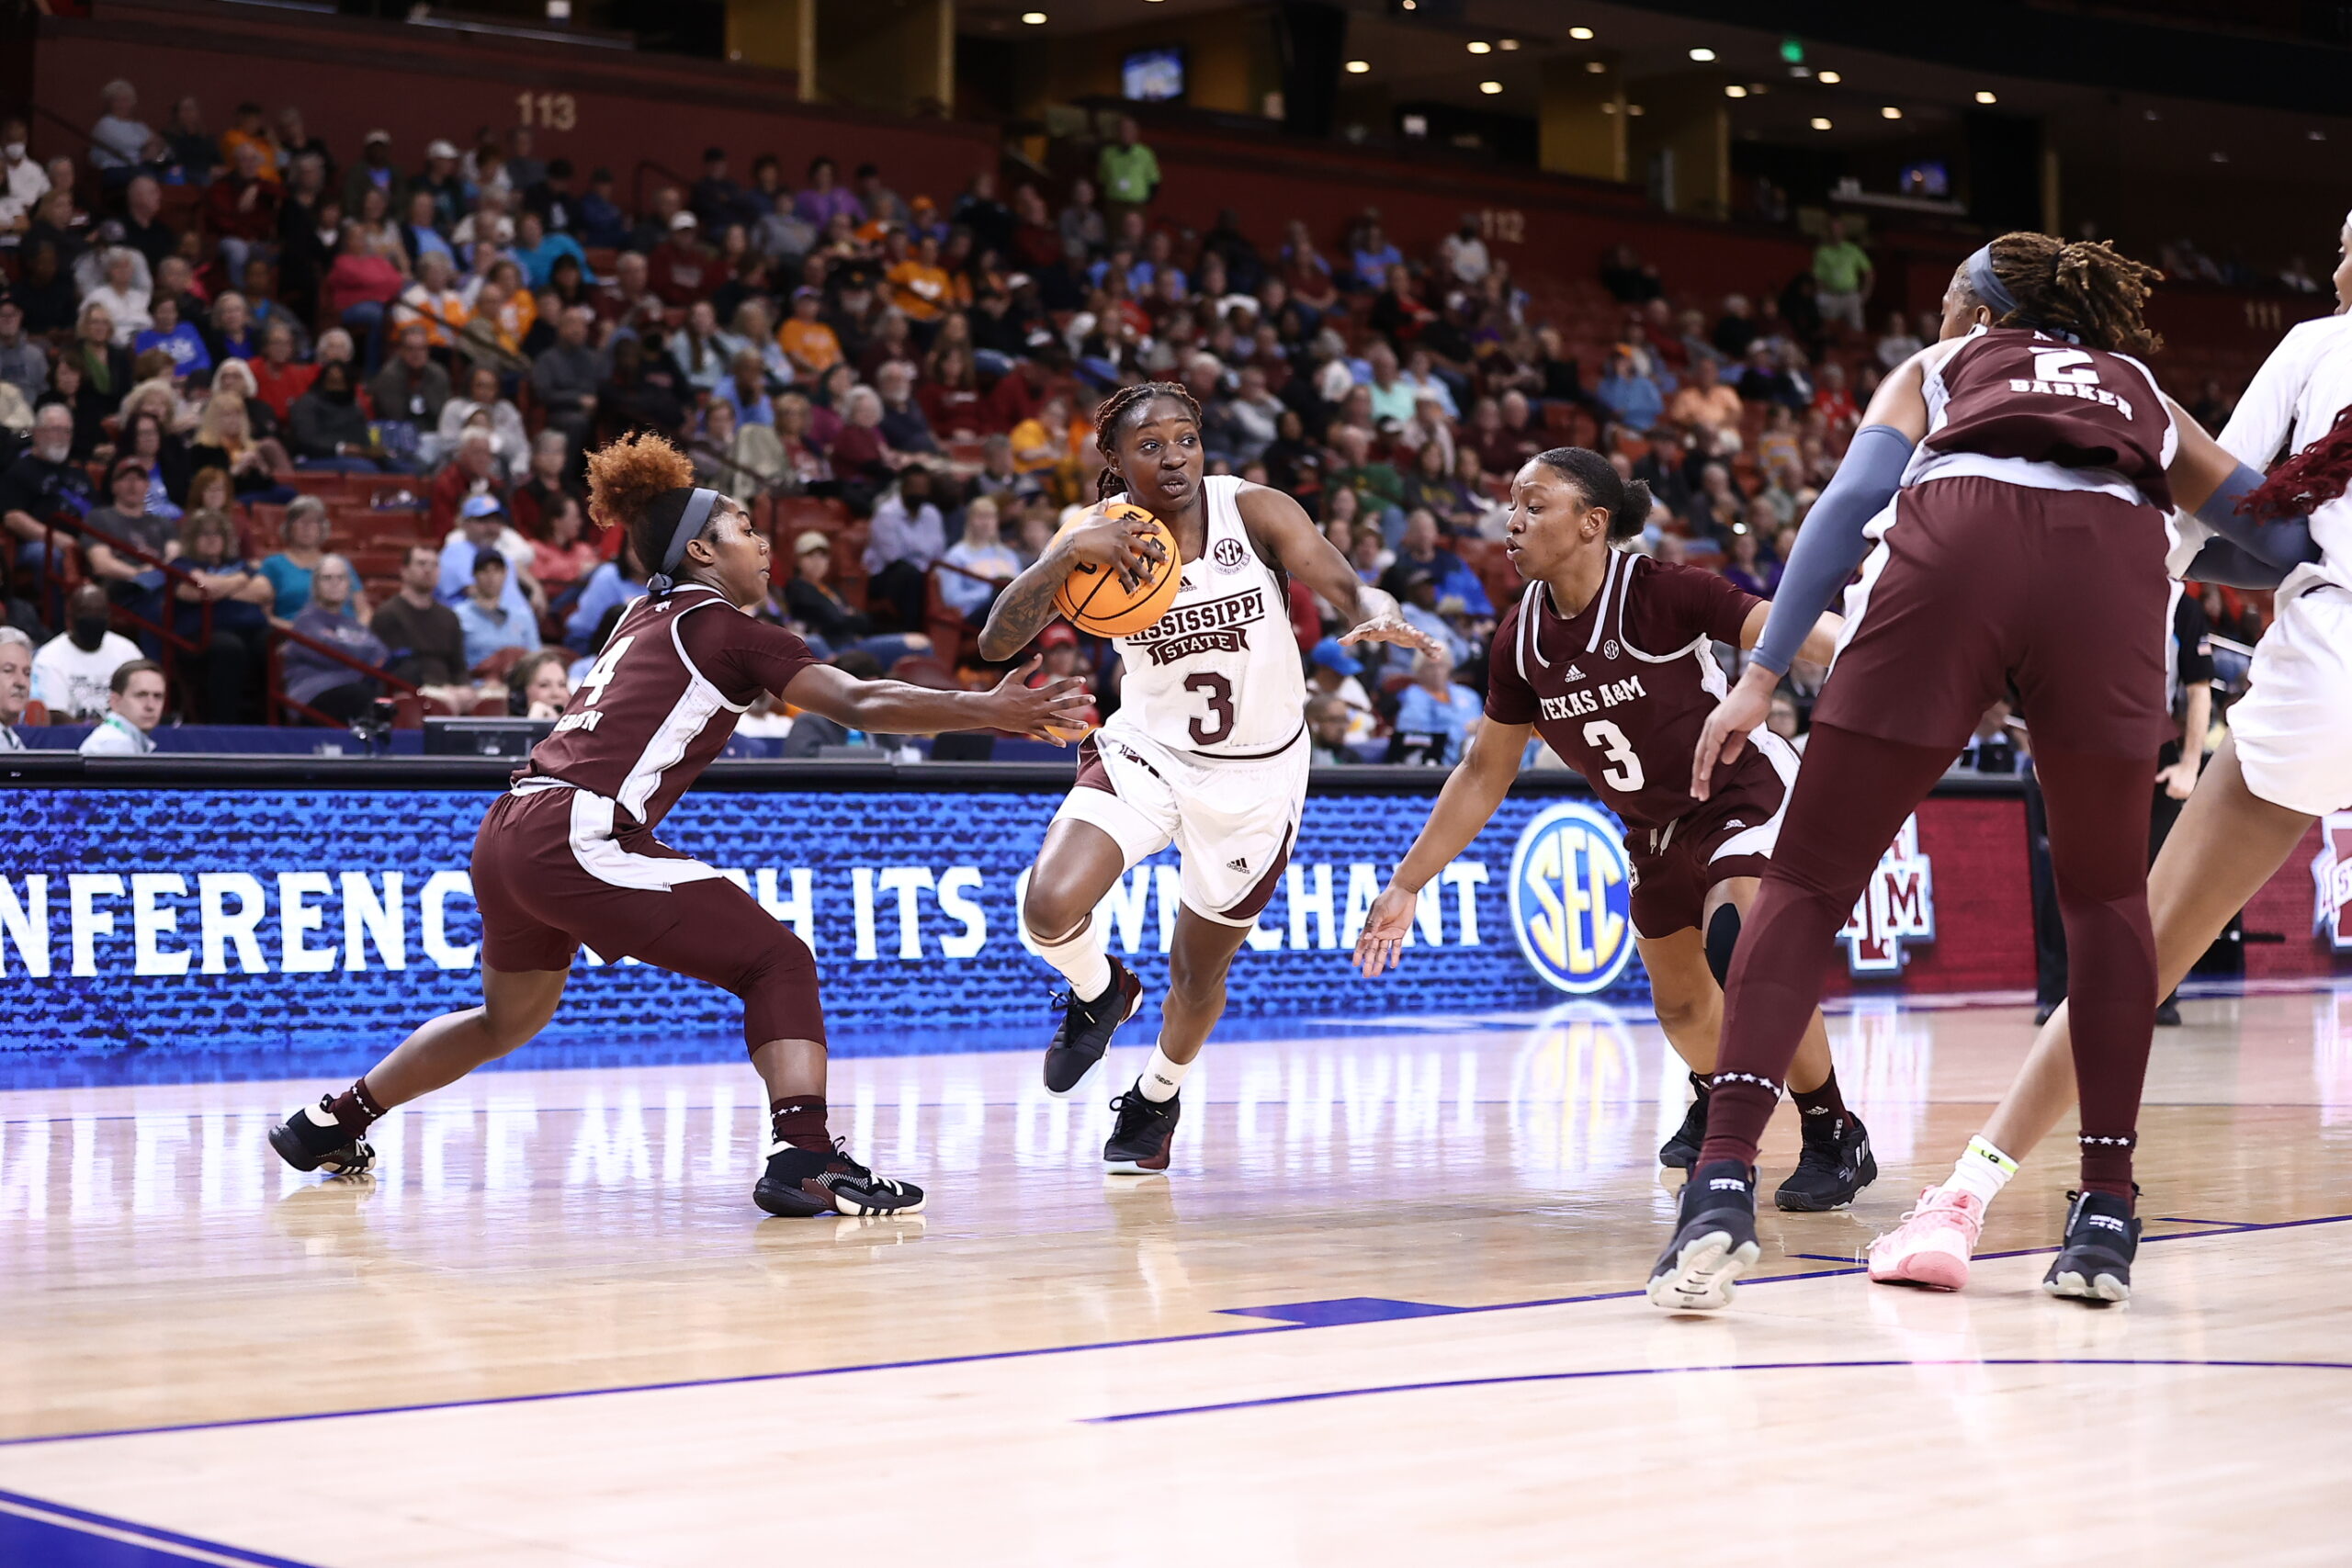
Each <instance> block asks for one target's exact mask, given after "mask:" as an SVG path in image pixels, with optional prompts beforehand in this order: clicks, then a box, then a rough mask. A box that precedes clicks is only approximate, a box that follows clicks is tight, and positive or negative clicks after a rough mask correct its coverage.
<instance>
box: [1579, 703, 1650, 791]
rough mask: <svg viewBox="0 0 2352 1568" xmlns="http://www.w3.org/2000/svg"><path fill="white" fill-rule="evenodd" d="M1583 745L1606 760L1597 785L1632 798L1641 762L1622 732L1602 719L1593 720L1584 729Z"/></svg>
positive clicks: (1639, 781) (1638, 778)
mask: <svg viewBox="0 0 2352 1568" xmlns="http://www.w3.org/2000/svg"><path fill="white" fill-rule="evenodd" d="M1584 743H1585V744H1586V745H1588V746H1590V747H1592V748H1594V749H1595V750H1598V751H1599V752H1600V754H1601V756H1602V757H1603V758H1604V759H1606V760H1607V761H1608V763H1609V766H1607V767H1605V768H1603V769H1601V770H1600V782H1601V783H1602V784H1607V785H1608V786H1609V787H1610V788H1611V789H1613V790H1615V791H1616V792H1617V793H1618V794H1620V795H1634V794H1636V793H1638V792H1639V791H1640V789H1641V787H1642V759H1641V757H1640V755H1639V754H1638V753H1636V752H1635V751H1634V743H1633V742H1632V741H1630V740H1628V739H1625V732H1624V731H1623V730H1622V729H1620V728H1617V727H1616V726H1615V725H1613V724H1611V723H1610V722H1609V721H1608V720H1607V719H1605V718H1596V719H1594V720H1593V721H1592V722H1591V723H1590V724H1588V725H1586V726H1585V727H1584Z"/></svg>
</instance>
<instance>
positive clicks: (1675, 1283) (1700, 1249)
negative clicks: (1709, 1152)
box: [1649, 1159, 1763, 1312]
mask: <svg viewBox="0 0 2352 1568" xmlns="http://www.w3.org/2000/svg"><path fill="white" fill-rule="evenodd" d="M1762 1255H1763V1249H1762V1248H1761V1247H1758V1246H1757V1245H1756V1172H1755V1171H1754V1170H1752V1169H1750V1168H1748V1167H1747V1166H1744V1165H1741V1164H1739V1163H1738V1162H1737V1161H1736V1160H1727V1159H1719V1160H1717V1161H1715V1162H1714V1163H1713V1164H1712V1165H1705V1166H1701V1167H1700V1168H1698V1169H1697V1170H1696V1171H1694V1172H1692V1174H1691V1179H1690V1181H1689V1182H1688V1183H1687V1184H1685V1185H1684V1187H1683V1189H1682V1197H1681V1200H1680V1201H1679V1203H1678V1204H1677V1205H1676V1212H1675V1228H1674V1239H1673V1240H1672V1241H1670V1242H1668V1243H1667V1244H1666V1250H1665V1251H1664V1252H1662V1253H1660V1254H1659V1255H1658V1259H1657V1267H1656V1268H1654V1269H1651V1270H1650V1287H1649V1296H1650V1304H1651V1305H1652V1306H1657V1307H1664V1308H1665V1309H1666V1310H1667V1311H1668V1312H1720V1311H1721V1310H1722V1309H1724V1307H1727V1306H1729V1305H1730V1304H1731V1293H1732V1281H1733V1280H1736V1279H1738V1278H1739V1276H1740V1275H1741V1274H1742V1273H1744V1272H1745V1271H1746V1270H1747V1269H1748V1268H1749V1267H1751V1266H1752V1265H1753V1264H1754V1263H1755V1262H1756V1260H1757V1258H1759V1257H1761V1256H1762Z"/></svg>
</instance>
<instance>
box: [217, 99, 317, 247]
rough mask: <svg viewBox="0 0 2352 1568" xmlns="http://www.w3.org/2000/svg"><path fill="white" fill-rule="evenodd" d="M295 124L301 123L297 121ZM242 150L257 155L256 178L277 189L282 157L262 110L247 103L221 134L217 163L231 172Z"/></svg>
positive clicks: (275, 136) (238, 109)
mask: <svg viewBox="0 0 2352 1568" xmlns="http://www.w3.org/2000/svg"><path fill="white" fill-rule="evenodd" d="M296 123H297V124H300V121H299V120H298V121H297V122H296ZM245 147H250V148H252V149H253V150H254V152H256V153H258V154H259V155H260V158H261V167H260V170H259V177H260V178H261V179H262V180H264V181H266V183H267V184H269V185H270V186H273V187H274V186H277V184H278V183H279V181H280V180H281V178H282V177H283V176H282V175H280V174H279V173H278V164H279V163H280V162H281V155H280V153H279V152H278V147H277V135H276V134H275V133H274V132H272V131H271V130H270V129H269V121H268V119H267V118H265V117H264V116H263V114H262V112H261V106H260V105H259V104H256V103H251V102H247V103H242V104H239V105H238V106H237V115H236V119H235V121H234V122H233V123H232V124H231V126H230V127H229V129H228V130H224V131H222V132H221V133H220V161H221V162H222V163H224V164H228V165H229V167H231V168H232V169H233V168H236V167H237V166H238V165H237V152H238V150H239V149H241V148H245ZM272 205H273V206H275V205H276V204H275V203H273V204H272ZM229 276H232V277H235V276H239V275H238V274H237V273H233V272H232V273H231V274H230V275H229Z"/></svg>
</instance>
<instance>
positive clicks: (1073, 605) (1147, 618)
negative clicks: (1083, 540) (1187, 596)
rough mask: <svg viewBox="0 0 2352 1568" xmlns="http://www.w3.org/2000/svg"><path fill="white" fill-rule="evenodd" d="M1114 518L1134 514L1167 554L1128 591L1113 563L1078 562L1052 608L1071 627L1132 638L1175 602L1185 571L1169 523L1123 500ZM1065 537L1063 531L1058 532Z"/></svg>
mask: <svg viewBox="0 0 2352 1568" xmlns="http://www.w3.org/2000/svg"><path fill="white" fill-rule="evenodd" d="M1105 515H1107V516H1111V517H1131V518H1134V519H1136V521H1138V522H1143V523H1148V524H1150V525H1151V536H1152V537H1154V538H1156V539H1158V540H1159V547H1160V548H1161V549H1162V550H1163V551H1165V552H1166V554H1165V556H1164V558H1161V559H1160V560H1158V561H1155V562H1152V563H1151V575H1150V576H1148V577H1147V578H1145V579H1144V580H1143V581H1141V582H1139V583H1137V584H1136V587H1135V589H1134V590H1133V591H1132V592H1130V591H1129V590H1128V588H1127V585H1126V584H1125V583H1124V582H1121V581H1119V574H1118V573H1117V572H1115V571H1113V570H1111V569H1110V568H1109V567H1103V566H1079V567H1077V568H1074V569H1073V570H1071V572H1070V574H1069V576H1068V577H1066V578H1064V579H1062V585H1061V587H1059V588H1058V589H1057V590H1055V592H1054V607H1055V608H1056V609H1057V610H1059V611H1060V612H1061V613H1062V614H1063V615H1065V616H1067V617H1068V618H1069V624H1070V625H1071V626H1076V627H1077V628H1078V629H1079V630H1080V631H1082V632H1091V633H1093V634H1094V635H1095V636H1096V637H1133V636H1135V635H1136V633H1137V632H1139V631H1144V630H1147V629H1148V628H1149V627H1151V626H1157V625H1158V624H1159V617H1160V616H1162V615H1166V614H1167V613H1168V606H1169V605H1170V604H1174V603H1175V602H1176V590H1177V589H1178V588H1179V587H1181V586H1182V577H1183V571H1182V564H1181V563H1180V562H1179V561H1178V560H1177V558H1176V537H1175V536H1174V535H1172V534H1170V532H1169V531H1168V526H1167V525H1166V524H1164V523H1162V522H1160V520H1159V518H1157V517H1154V516H1153V515H1152V514H1151V513H1148V512H1146V511H1145V510H1144V509H1143V508H1142V507H1140V506H1136V505H1135V504H1133V503H1132V502H1124V501H1123V502H1119V503H1118V504H1117V505H1115V506H1113V507H1111V508H1110V509H1109V510H1108V512H1107V513H1105ZM1090 520H1091V514H1089V515H1087V516H1081V517H1079V518H1077V519H1074V520H1073V521H1071V522H1069V523H1068V524H1065V525H1063V527H1062V530H1061V532H1062V533H1063V534H1066V533H1068V532H1069V530H1070V529H1072V528H1075V527H1077V526H1079V525H1080V524H1082V523H1085V522H1088V521H1090ZM1055 537H1056V538H1059V537H1061V534H1057V535H1055Z"/></svg>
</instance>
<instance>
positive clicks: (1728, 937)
mask: <svg viewBox="0 0 2352 1568" xmlns="http://www.w3.org/2000/svg"><path fill="white" fill-rule="evenodd" d="M1738 945H1739V906H1738V905H1736V904H1734V903H1730V902H1728V901H1726V902H1724V903H1723V904H1720V905H1718V906H1716V908H1715V912H1714V914H1713V917H1712V918H1711V919H1708V921H1707V968H1708V971H1709V972H1710V973H1712V974H1713V976H1714V977H1715V984H1716V985H1718V986H1728V985H1730V984H1731V955H1732V950H1733V949H1734V948H1736V947H1737V946H1738Z"/></svg>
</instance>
